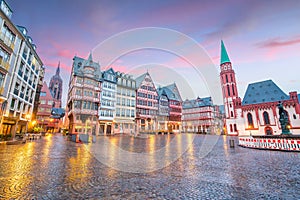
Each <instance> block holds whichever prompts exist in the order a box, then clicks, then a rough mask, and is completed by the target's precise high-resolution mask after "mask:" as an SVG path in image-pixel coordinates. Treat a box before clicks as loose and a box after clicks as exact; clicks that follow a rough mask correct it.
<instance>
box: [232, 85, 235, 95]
mask: <svg viewBox="0 0 300 200" xmlns="http://www.w3.org/2000/svg"><path fill="white" fill-rule="evenodd" d="M232 94H233V95H235V91H234V85H232Z"/></svg>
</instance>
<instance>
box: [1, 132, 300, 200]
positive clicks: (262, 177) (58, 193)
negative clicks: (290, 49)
mask: <svg viewBox="0 0 300 200" xmlns="http://www.w3.org/2000/svg"><path fill="white" fill-rule="evenodd" d="M205 137H207V138H205ZM103 141H108V142H109V143H110V144H111V145H110V146H109V147H105V148H106V149H104V148H103V147H100V145H101V144H103ZM203 141H206V142H211V143H212V144H213V141H217V143H216V144H215V145H213V148H212V150H211V151H210V150H209V146H205V145H204V144H203ZM186 144H188V145H186ZM206 144H207V143H206ZM116 149H121V150H122V151H117V150H116ZM99 150H100V152H98V151H99ZM205 150H207V152H205V154H204V153H203V152H204V151H205ZM101 152H102V153H105V154H106V155H105V157H106V158H108V159H109V161H110V162H111V163H117V162H118V161H119V160H122V159H120V158H121V157H122V156H124V155H127V154H120V152H129V153H134V154H132V155H131V154H129V155H127V156H128V157H126V159H124V160H127V164H126V163H123V165H122V166H123V167H124V166H125V167H135V166H132V165H131V164H130V163H132V162H135V163H137V164H139V166H140V167H145V166H146V167H149V168H151V167H153V166H154V167H156V166H160V165H161V166H164V167H162V168H160V169H158V170H155V171H152V172H150V173H130V172H128V170H122V169H120V170H121V171H120V170H116V169H113V168H110V167H108V166H109V165H108V164H107V163H103V160H101V159H100V160H99V159H98V157H97V154H99V155H100V154H101ZM158 152H159V153H158ZM182 153H183V155H182V156H181V154H182ZM140 154H142V155H146V158H147V159H146V160H142V161H139V160H134V159H135V156H136V155H140ZM174 155H175V156H174ZM205 155H206V156H205ZM176 156H178V157H177V158H176V160H175V161H174V162H171V163H168V162H169V161H170V160H171V159H173V158H175V157H176ZM143 162H145V163H143ZM299 164H300V160H299V153H292V152H277V151H262V150H252V149H244V148H240V147H238V146H235V148H234V149H232V148H229V146H228V137H225V136H224V137H223V136H219V137H218V136H203V135H185V134H183V135H158V136H150V137H149V138H133V137H128V136H114V137H103V136H101V137H100V136H99V137H97V142H96V143H90V144H87V145H84V144H76V143H73V142H70V141H67V139H66V138H65V137H63V136H60V135H54V136H51V135H50V136H46V137H44V138H42V139H41V140H37V141H34V142H28V143H26V144H23V145H7V146H6V145H1V146H0V198H5V199H9V198H13V199H14V198H21V199H86V198H91V199H151V198H153V199H266V198H267V199H278V198H282V199H299V198H300V175H299V166H300V165H299ZM138 170H140V169H139V168H138ZM126 171H127V172H126ZM129 171H130V170H129Z"/></svg>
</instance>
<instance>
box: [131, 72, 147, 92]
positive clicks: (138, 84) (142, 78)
mask: <svg viewBox="0 0 300 200" xmlns="http://www.w3.org/2000/svg"><path fill="white" fill-rule="evenodd" d="M147 75H149V76H150V74H149V73H148V72H146V73H144V74H142V75H140V76H139V77H137V78H136V79H135V82H136V87H137V88H139V87H140V86H141V84H142V82H143V80H145V78H146V76H147Z"/></svg>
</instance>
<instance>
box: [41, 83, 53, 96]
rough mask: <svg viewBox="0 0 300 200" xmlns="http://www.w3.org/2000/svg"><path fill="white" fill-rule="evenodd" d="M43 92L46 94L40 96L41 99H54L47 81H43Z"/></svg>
mask: <svg viewBox="0 0 300 200" xmlns="http://www.w3.org/2000/svg"><path fill="white" fill-rule="evenodd" d="M41 92H45V93H46V96H44V95H43V96H40V99H45V100H48V99H53V97H52V94H51V92H50V90H49V88H48V86H47V83H46V81H44V82H43V87H42V89H41Z"/></svg>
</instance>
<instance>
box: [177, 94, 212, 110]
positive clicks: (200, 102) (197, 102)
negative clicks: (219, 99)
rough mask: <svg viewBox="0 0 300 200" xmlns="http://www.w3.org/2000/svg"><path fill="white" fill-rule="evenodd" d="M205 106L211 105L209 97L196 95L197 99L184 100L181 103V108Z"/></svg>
mask: <svg viewBox="0 0 300 200" xmlns="http://www.w3.org/2000/svg"><path fill="white" fill-rule="evenodd" d="M206 106H213V102H212V99H211V97H205V98H200V97H198V98H197V99H192V100H185V101H184V102H183V103H182V108H183V109H188V108H199V107H206Z"/></svg>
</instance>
